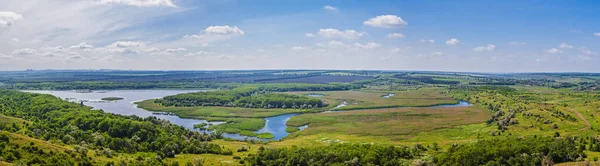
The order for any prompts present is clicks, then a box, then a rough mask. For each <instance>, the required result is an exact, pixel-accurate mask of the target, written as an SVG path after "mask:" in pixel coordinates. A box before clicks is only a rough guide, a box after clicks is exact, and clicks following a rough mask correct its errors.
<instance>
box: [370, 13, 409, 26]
mask: <svg viewBox="0 0 600 166" xmlns="http://www.w3.org/2000/svg"><path fill="white" fill-rule="evenodd" d="M363 24H364V25H368V26H372V27H379V28H398V27H404V26H406V25H408V23H407V22H406V21H404V20H402V18H400V17H398V16H395V15H381V16H377V17H375V18H371V19H369V20H367V21H364V22H363Z"/></svg>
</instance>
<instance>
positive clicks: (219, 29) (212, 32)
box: [183, 25, 245, 44]
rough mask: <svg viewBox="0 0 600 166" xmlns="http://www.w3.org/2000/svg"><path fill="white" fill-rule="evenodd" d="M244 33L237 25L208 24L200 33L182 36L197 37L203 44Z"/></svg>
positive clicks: (187, 37)
mask: <svg viewBox="0 0 600 166" xmlns="http://www.w3.org/2000/svg"><path fill="white" fill-rule="evenodd" d="M244 34H245V33H244V31H243V30H242V29H240V28H238V27H237V26H233V27H231V26H229V25H224V26H210V27H208V28H206V29H204V30H202V32H200V34H195V35H185V36H184V37H183V38H186V39H197V40H200V41H201V42H203V43H204V44H208V43H209V42H214V41H220V40H228V39H230V38H233V37H237V36H243V35H244Z"/></svg>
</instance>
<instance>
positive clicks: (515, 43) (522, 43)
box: [509, 41, 527, 46]
mask: <svg viewBox="0 0 600 166" xmlns="http://www.w3.org/2000/svg"><path fill="white" fill-rule="evenodd" d="M509 44H510V45H515V46H522V45H527V43H525V42H518V41H514V42H510V43H509Z"/></svg>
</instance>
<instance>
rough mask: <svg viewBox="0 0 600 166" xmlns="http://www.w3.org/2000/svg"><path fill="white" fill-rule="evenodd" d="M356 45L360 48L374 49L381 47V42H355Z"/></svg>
mask: <svg viewBox="0 0 600 166" xmlns="http://www.w3.org/2000/svg"><path fill="white" fill-rule="evenodd" d="M354 46H355V47H357V48H360V49H373V48H379V47H381V44H379V43H375V42H369V43H367V44H360V43H354Z"/></svg>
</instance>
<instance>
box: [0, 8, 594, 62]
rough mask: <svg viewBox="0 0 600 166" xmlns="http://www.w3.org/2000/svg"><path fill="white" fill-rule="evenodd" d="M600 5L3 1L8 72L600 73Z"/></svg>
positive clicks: (1, 30)
mask: <svg viewBox="0 0 600 166" xmlns="http://www.w3.org/2000/svg"><path fill="white" fill-rule="evenodd" d="M598 6H600V2H597V1H591V0H590V1H557V0H556V1H555V0H550V1H541V0H540V1H521V0H515V1H477V0H464V1H417V0H411V1H392V0H381V1H349V0H302V1H294V0H286V1H280V0H266V1H258V0H257V1H249V0H80V1H72V0H55V1H45V0H23V1H2V2H0V70H22V69H30V68H34V69H101V68H103V69H105V68H110V69H140V70H149V69H164V70H181V69H185V70H224V69H361V70H364V69H370V70H377V69H385V70H444V71H476V72H555V71H557V72H600V65H597V64H600V55H598V53H597V52H599V51H600V49H599V48H600V21H598V17H599V16H600V10H597V7H598Z"/></svg>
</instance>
